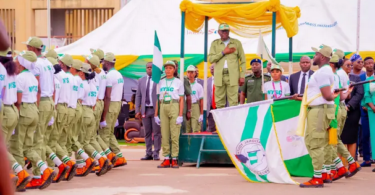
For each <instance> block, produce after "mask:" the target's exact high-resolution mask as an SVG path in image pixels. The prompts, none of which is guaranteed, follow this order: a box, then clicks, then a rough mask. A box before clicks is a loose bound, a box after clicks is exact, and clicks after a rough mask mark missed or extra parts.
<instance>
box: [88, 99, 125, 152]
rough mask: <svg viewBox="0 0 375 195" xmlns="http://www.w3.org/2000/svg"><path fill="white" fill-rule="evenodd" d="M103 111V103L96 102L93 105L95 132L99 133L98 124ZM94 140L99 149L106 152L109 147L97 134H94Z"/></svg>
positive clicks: (101, 101)
mask: <svg viewBox="0 0 375 195" xmlns="http://www.w3.org/2000/svg"><path fill="white" fill-rule="evenodd" d="M103 110H104V101H103V100H98V101H97V102H96V105H95V111H94V115H95V123H96V130H97V131H99V124H100V119H101V118H102V114H103ZM120 110H121V107H120ZM116 120H117V118H116ZM115 123H116V122H115ZM96 140H97V141H98V143H99V145H100V147H102V149H103V150H106V149H108V148H109V146H108V145H107V144H106V143H105V142H104V141H103V139H102V137H100V135H99V134H98V133H97V134H96Z"/></svg>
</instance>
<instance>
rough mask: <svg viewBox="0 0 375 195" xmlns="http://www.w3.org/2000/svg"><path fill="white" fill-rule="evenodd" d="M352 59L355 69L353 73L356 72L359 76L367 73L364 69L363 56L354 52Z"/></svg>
mask: <svg viewBox="0 0 375 195" xmlns="http://www.w3.org/2000/svg"><path fill="white" fill-rule="evenodd" d="M350 61H352V64H353V70H352V72H351V73H352V74H355V75H357V76H359V75H361V74H363V73H365V71H363V70H362V69H363V60H362V57H361V56H360V55H358V54H356V53H355V54H353V55H352V57H350Z"/></svg>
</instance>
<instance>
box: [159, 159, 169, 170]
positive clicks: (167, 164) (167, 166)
mask: <svg viewBox="0 0 375 195" xmlns="http://www.w3.org/2000/svg"><path fill="white" fill-rule="evenodd" d="M170 167H171V160H170V159H164V160H163V162H162V163H161V164H160V165H159V166H158V168H170Z"/></svg>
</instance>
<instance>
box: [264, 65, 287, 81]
mask: <svg viewBox="0 0 375 195" xmlns="http://www.w3.org/2000/svg"><path fill="white" fill-rule="evenodd" d="M271 66H272V62H268V63H267V73H266V75H268V76H271ZM281 80H282V81H285V82H288V79H287V78H286V76H284V75H281Z"/></svg>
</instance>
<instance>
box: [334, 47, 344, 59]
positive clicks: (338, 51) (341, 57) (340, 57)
mask: <svg viewBox="0 0 375 195" xmlns="http://www.w3.org/2000/svg"><path fill="white" fill-rule="evenodd" d="M333 52H335V53H333V54H336V55H338V56H339V59H344V56H345V53H344V51H342V50H341V49H334V50H333Z"/></svg>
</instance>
